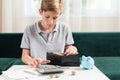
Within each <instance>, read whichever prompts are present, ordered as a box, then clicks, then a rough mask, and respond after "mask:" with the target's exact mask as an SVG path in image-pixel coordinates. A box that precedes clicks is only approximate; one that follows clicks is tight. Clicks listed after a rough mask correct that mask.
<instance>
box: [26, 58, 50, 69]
mask: <svg viewBox="0 0 120 80" xmlns="http://www.w3.org/2000/svg"><path fill="white" fill-rule="evenodd" d="M46 63H50V60H44V59H40V58H34V59H32V60H31V61H30V63H29V64H28V65H30V66H31V67H39V66H40V65H41V64H46Z"/></svg>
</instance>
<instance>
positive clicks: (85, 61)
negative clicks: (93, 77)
mask: <svg viewBox="0 0 120 80" xmlns="http://www.w3.org/2000/svg"><path fill="white" fill-rule="evenodd" d="M94 64H95V62H94V59H93V58H92V57H91V56H88V57H86V56H84V55H83V56H82V60H81V65H82V68H83V69H86V70H90V69H93V67H94Z"/></svg>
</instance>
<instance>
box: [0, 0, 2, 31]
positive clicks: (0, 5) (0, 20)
mask: <svg viewBox="0 0 120 80" xmlns="http://www.w3.org/2000/svg"><path fill="white" fill-rule="evenodd" d="M1 31H2V0H0V32H1Z"/></svg>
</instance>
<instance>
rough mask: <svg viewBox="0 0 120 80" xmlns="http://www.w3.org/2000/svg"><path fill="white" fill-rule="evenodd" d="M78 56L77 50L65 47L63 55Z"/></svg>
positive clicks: (73, 47) (70, 46)
mask: <svg viewBox="0 0 120 80" xmlns="http://www.w3.org/2000/svg"><path fill="white" fill-rule="evenodd" d="M75 54H78V51H77V48H76V47H75V46H72V45H69V46H66V47H65V52H64V55H66V56H68V55H75Z"/></svg>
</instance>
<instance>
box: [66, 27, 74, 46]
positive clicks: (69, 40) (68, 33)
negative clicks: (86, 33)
mask: <svg viewBox="0 0 120 80" xmlns="http://www.w3.org/2000/svg"><path fill="white" fill-rule="evenodd" d="M71 44H74V40H73V36H72V32H71V30H70V27H69V26H67V27H66V45H71Z"/></svg>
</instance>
